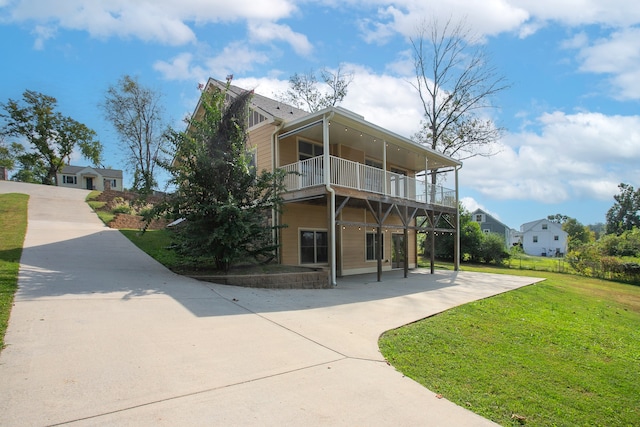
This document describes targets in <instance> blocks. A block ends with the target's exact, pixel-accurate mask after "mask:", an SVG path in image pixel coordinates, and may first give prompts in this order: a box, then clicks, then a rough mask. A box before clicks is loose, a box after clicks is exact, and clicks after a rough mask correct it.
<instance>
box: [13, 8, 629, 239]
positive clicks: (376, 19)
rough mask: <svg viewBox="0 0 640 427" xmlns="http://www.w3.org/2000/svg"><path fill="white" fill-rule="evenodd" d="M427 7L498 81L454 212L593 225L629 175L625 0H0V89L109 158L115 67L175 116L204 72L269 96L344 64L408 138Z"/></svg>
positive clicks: (176, 120) (361, 98) (377, 114)
mask: <svg viewBox="0 0 640 427" xmlns="http://www.w3.org/2000/svg"><path fill="white" fill-rule="evenodd" d="M433 18H436V19H438V20H440V21H446V20H447V19H452V20H454V21H457V20H460V19H465V20H466V23H467V25H468V27H469V28H470V29H471V30H472V31H473V32H474V33H475V34H476V35H478V36H479V37H481V38H482V40H483V42H484V45H485V46H484V47H485V48H486V49H487V51H488V52H489V53H490V55H491V58H492V61H493V64H494V65H495V66H496V67H497V68H498V70H499V71H500V72H501V73H502V74H504V76H505V77H506V78H507V79H508V80H509V82H510V83H511V84H512V87H511V88H510V89H509V90H507V91H504V92H502V93H501V94H500V95H499V96H498V97H496V98H495V99H494V100H493V103H494V104H495V105H496V106H497V107H498V108H497V109H496V110H495V111H493V112H492V113H491V114H492V117H493V118H494V119H495V120H496V122H497V123H498V124H499V125H500V126H503V127H505V128H506V129H507V133H506V134H505V135H504V137H503V138H502V139H501V141H499V143H498V145H497V147H496V151H498V154H497V155H495V156H493V157H489V158H480V157H476V158H473V159H469V160H466V161H465V162H464V167H463V169H462V170H461V172H460V192H461V197H462V199H463V202H464V204H465V206H466V207H467V208H468V209H470V210H473V209H475V208H476V207H481V208H483V209H485V210H486V211H488V212H490V213H492V214H494V215H495V216H496V217H497V218H499V219H500V220H501V221H502V222H504V223H505V224H507V225H509V226H510V227H513V228H518V227H519V226H520V225H521V224H523V223H525V222H529V221H533V220H536V219H540V218H543V217H546V216H547V215H550V214H556V213H562V214H565V215H569V216H571V217H574V218H577V219H578V220H579V221H580V222H582V223H583V224H593V223H596V222H604V221H605V214H606V211H607V210H608V209H609V208H610V207H611V206H612V204H613V195H614V194H616V193H617V191H618V189H617V185H618V184H619V183H620V182H625V183H628V184H631V185H633V186H634V187H636V188H637V187H640V112H639V111H638V107H639V100H640V3H638V2H630V1H628V0H553V1H551V0H535V1H533V0H485V1H482V2H480V1H473V0H467V1H460V0H438V1H433V0H403V1H396V2H388V1H382V0H340V1H336V0H324V1H322V0H317V1H313V0H308V1H293V0H261V1H259V2H257V1H255V0H234V1H233V2H229V1H222V0H181V1H175V0H155V1H153V2H146V1H145V2H143V1H138V0H110V1H101V0H64V1H57V2H52V1H50V0H0V40H2V44H1V45H0V54H1V57H2V66H0V101H2V102H6V100H8V99H9V98H12V99H19V98H20V97H21V95H22V92H23V91H24V90H26V89H30V90H35V91H39V92H42V93H45V94H47V95H51V96H54V97H56V98H57V99H58V103H59V110H60V111H61V112H62V113H64V114H65V115H69V116H71V117H73V118H74V119H76V120H78V121H80V122H82V123H85V124H86V125H87V126H89V127H91V128H92V129H94V130H95V131H96V132H97V133H98V137H99V139H100V140H101V142H102V143H103V144H104V146H105V157H106V160H105V164H106V165H108V166H111V167H114V168H123V167H124V161H123V159H122V156H121V154H120V150H119V148H118V143H117V141H116V136H115V134H114V132H113V130H112V129H111V128H110V127H109V125H108V124H106V123H105V122H104V119H103V116H102V114H101V111H100V109H99V108H98V104H99V103H100V101H101V100H102V99H103V97H104V93H105V91H106V89H107V87H108V86H109V85H110V84H114V83H115V82H116V81H117V80H118V78H120V77H121V76H122V75H124V74H129V75H132V76H137V77H138V78H139V80H140V81H141V82H142V83H143V84H145V85H148V86H150V87H153V88H155V89H157V90H159V91H161V92H162V93H163V94H164V100H165V105H166V110H167V111H166V112H167V119H168V120H169V121H170V122H171V123H173V125H174V126H176V127H180V126H181V119H182V118H183V117H184V116H185V115H186V114H188V113H190V112H192V110H193V108H194V107H195V104H196V101H197V98H198V95H199V93H198V90H197V87H198V83H202V82H205V81H206V79H207V78H208V77H209V76H211V77H214V78H218V79H224V78H225V77H226V76H227V75H228V74H233V75H234V84H237V85H239V86H242V87H247V88H255V90H256V92H258V93H261V94H263V95H266V96H273V95H274V94H275V93H281V92H283V91H284V90H285V89H286V87H287V80H288V78H289V76H291V75H292V74H293V73H296V72H298V73H304V72H307V71H309V70H320V69H322V68H326V69H329V70H336V69H337V68H338V67H340V68H341V69H342V70H345V71H348V72H351V73H353V75H354V80H353V82H352V83H351V85H350V86H349V93H348V95H347V97H346V99H345V100H344V102H343V103H342V106H343V107H345V108H348V109H351V110H353V111H355V112H357V113H359V114H361V115H363V116H364V117H365V119H367V120H368V121H371V122H373V123H376V124H378V125H380V126H383V127H386V128H388V129H390V130H392V131H394V132H397V133H399V134H401V135H405V136H408V137H409V136H411V135H412V134H413V133H414V132H415V131H416V130H417V129H418V124H419V121H420V118H421V114H420V104H419V99H418V97H417V94H416V92H415V90H414V89H413V88H412V87H411V85H410V84H409V82H410V81H412V80H413V79H414V78H415V76H414V74H413V68H412V63H411V45H410V42H409V40H410V38H411V37H413V36H415V34H416V31H417V28H418V26H419V25H420V23H422V22H425V21H430V20H432V19H433ZM74 163H76V164H80V165H83V164H86V163H87V162H86V161H85V160H83V159H81V158H78V159H77V160H76V161H75V162H74ZM129 176H130V174H129ZM447 184H449V185H453V183H452V182H450V183H445V185H447Z"/></svg>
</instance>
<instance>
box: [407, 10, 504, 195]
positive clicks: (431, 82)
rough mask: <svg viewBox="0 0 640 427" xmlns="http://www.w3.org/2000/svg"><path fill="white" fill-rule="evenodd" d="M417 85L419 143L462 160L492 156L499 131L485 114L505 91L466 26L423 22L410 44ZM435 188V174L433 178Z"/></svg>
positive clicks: (462, 23) (495, 70) (480, 45)
mask: <svg viewBox="0 0 640 427" xmlns="http://www.w3.org/2000/svg"><path fill="white" fill-rule="evenodd" d="M411 43H412V46H413V59H414V66H415V74H416V81H415V83H414V84H413V85H414V87H415V89H416V90H417V92H418V95H419V97H420V100H421V102H422V107H423V110H424V111H423V113H424V119H423V121H422V122H421V129H420V130H419V131H418V132H417V133H416V135H415V138H416V139H417V140H418V142H420V143H422V144H425V145H427V146H429V147H430V148H432V149H434V150H438V151H440V152H441V153H444V154H446V155H449V156H451V157H454V158H456V159H458V160H464V159H467V158H470V157H473V156H478V155H480V156H489V155H492V154H495V152H494V150H493V149H492V146H493V143H494V142H496V141H497V140H498V139H499V138H500V136H501V135H502V132H503V129H502V128H500V127H498V126H496V124H495V123H494V122H493V121H492V120H491V119H489V118H487V117H486V116H484V115H483V114H484V113H486V112H487V110H488V109H490V108H493V107H494V105H493V103H492V102H493V97H494V96H495V95H496V94H498V93H499V92H501V91H503V90H505V89H507V88H508V87H509V84H508V83H507V81H506V79H505V78H504V77H503V76H502V75H501V74H500V73H499V72H498V70H497V69H496V67H495V66H493V65H492V64H491V63H490V61H489V57H488V55H487V54H486V52H485V51H484V49H483V46H482V44H481V43H479V40H477V39H474V38H473V37H472V34H471V33H470V31H469V30H468V29H467V27H466V26H465V25H464V22H461V23H458V24H455V23H454V22H452V21H451V20H449V21H447V22H446V23H444V25H441V23H440V22H438V21H437V20H435V19H434V20H432V21H430V22H427V21H425V22H424V23H423V24H422V26H421V27H420V29H419V30H418V34H417V36H416V37H414V38H412V39H411ZM431 182H432V183H433V184H435V183H436V174H435V173H433V174H432V176H431Z"/></svg>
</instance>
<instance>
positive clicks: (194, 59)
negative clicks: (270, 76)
mask: <svg viewBox="0 0 640 427" xmlns="http://www.w3.org/2000/svg"><path fill="white" fill-rule="evenodd" d="M268 61H269V56H268V55H267V54H266V53H264V52H260V51H257V50H253V49H251V47H249V46H247V45H246V44H244V43H240V42H234V43H231V44H229V45H227V46H226V47H225V48H224V49H223V50H222V51H221V52H220V53H218V54H217V55H216V56H212V57H203V56H195V55H193V54H192V53H189V52H183V53H181V54H179V55H177V56H175V57H174V58H172V59H171V60H169V61H156V62H155V63H154V64H153V68H154V69H155V70H156V71H158V72H160V73H161V74H162V76H163V78H165V79H167V80H194V81H197V82H203V81H206V80H207V79H208V78H209V77H211V76H213V77H217V78H224V76H227V75H228V74H236V73H237V74H239V73H244V72H247V71H251V70H252V69H253V67H254V66H255V65H256V64H264V63H266V62H268Z"/></svg>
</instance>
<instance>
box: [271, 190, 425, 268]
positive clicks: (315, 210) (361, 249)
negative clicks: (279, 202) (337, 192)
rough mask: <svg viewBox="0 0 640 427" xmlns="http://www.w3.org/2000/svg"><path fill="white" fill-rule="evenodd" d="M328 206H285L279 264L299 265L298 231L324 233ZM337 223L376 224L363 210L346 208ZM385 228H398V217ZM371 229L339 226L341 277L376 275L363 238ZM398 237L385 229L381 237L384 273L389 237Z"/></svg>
mask: <svg viewBox="0 0 640 427" xmlns="http://www.w3.org/2000/svg"><path fill="white" fill-rule="evenodd" d="M327 219H328V213H327V207H326V206H324V205H311V204H303V203H291V204H287V205H285V207H284V212H283V217H282V222H283V223H284V224H287V228H285V229H283V230H282V232H281V243H282V264H285V265H298V264H299V263H300V259H299V252H300V244H299V235H300V230H322V231H328V230H327ZM339 220H340V221H345V222H354V223H357V222H360V223H362V222H366V223H375V220H374V219H373V216H372V215H371V214H370V213H369V212H367V211H366V210H363V209H357V208H345V209H344V210H343V211H342V212H341V214H340V218H339ZM385 224H387V225H396V226H401V225H402V222H401V221H400V218H398V217H397V216H393V215H392V216H389V218H387V221H386V222H385ZM373 231H374V228H372V227H368V228H367V227H363V226H360V227H358V226H353V225H346V226H339V227H338V230H337V240H338V245H339V246H338V249H337V250H338V257H337V258H338V263H339V268H338V270H339V271H340V274H341V275H350V274H360V273H365V272H375V271H376V270H377V268H378V266H377V261H375V260H372V261H367V259H366V256H367V255H366V235H367V232H373ZM395 233H398V234H401V231H400V230H399V229H394V228H384V230H383V233H382V238H383V241H384V253H383V256H382V268H383V270H390V269H391V267H392V265H391V260H392V244H393V242H392V237H391V236H392V234H395ZM413 239H415V231H413V230H411V231H410V232H409V256H408V262H409V267H410V268H414V267H415V259H416V258H415V253H416V246H415V242H414V241H413Z"/></svg>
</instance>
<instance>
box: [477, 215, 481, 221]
mask: <svg viewBox="0 0 640 427" xmlns="http://www.w3.org/2000/svg"><path fill="white" fill-rule="evenodd" d="M476 222H482V214H476Z"/></svg>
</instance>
